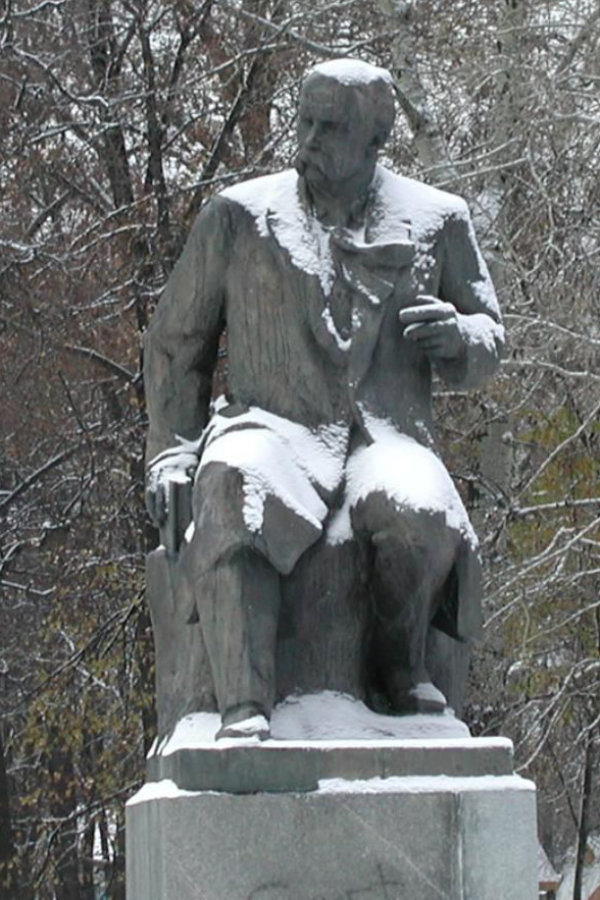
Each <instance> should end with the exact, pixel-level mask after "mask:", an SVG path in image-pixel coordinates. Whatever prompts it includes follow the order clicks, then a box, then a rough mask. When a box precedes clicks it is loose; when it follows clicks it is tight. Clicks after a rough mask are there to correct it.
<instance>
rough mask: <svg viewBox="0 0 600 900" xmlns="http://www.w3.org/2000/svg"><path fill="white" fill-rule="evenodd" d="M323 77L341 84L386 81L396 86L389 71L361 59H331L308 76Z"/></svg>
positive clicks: (310, 70) (309, 72)
mask: <svg viewBox="0 0 600 900" xmlns="http://www.w3.org/2000/svg"><path fill="white" fill-rule="evenodd" d="M311 75H323V76H324V77H325V78H334V79H335V80H336V81H339V82H340V84H345V85H360V84H371V82H373V81H385V82H387V84H389V85H393V84H394V79H393V78H392V76H391V73H390V72H388V70H387V69H381V68H380V67H379V66H373V65H371V63H367V62H363V61H362V60H361V59H351V58H349V57H345V58H343V59H330V60H328V61H327V62H323V63H318V64H317V65H316V66H313V67H312V68H311V69H309V70H308V73H307V76H308V77H310V76H311Z"/></svg>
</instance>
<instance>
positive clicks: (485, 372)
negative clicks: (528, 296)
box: [435, 201, 504, 389]
mask: <svg viewBox="0 0 600 900" xmlns="http://www.w3.org/2000/svg"><path fill="white" fill-rule="evenodd" d="M443 242H444V246H443V261H442V271H441V280H440V299H441V300H443V301H446V302H448V303H451V304H453V305H454V307H455V308H456V311H457V320H458V330H459V333H460V335H461V337H462V339H463V341H462V343H463V349H462V351H461V353H460V354H459V355H458V356H457V357H456V358H455V359H437V360H436V361H435V365H436V368H437V370H438V372H439V373H440V375H441V376H442V378H443V379H444V381H446V382H447V383H448V384H449V385H451V386H453V387H456V388H458V389H463V388H471V387H478V386H480V385H481V384H483V383H484V382H485V381H486V380H487V379H488V378H489V377H490V375H492V374H493V372H494V371H495V370H496V368H497V366H498V363H499V361H500V358H501V356H502V352H503V348H504V329H503V327H502V320H501V315H500V309H499V307H498V301H497V299H496V293H495V291H494V286H493V284H492V281H491V278H490V274H489V272H488V269H487V266H486V264H485V262H484V259H483V257H482V255H481V251H480V250H479V247H478V245H477V240H476V238H475V231H474V229H473V225H472V223H471V219H470V216H469V212H468V209H467V206H466V204H465V203H463V202H462V201H458V202H457V209H456V211H455V212H454V213H453V214H452V215H451V216H450V217H449V218H448V220H447V221H446V223H445V226H444V232H443Z"/></svg>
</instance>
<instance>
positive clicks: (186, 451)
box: [146, 441, 198, 528]
mask: <svg viewBox="0 0 600 900" xmlns="http://www.w3.org/2000/svg"><path fill="white" fill-rule="evenodd" d="M197 446H198V445H197V443H196V442H193V441H182V443H181V444H178V445H177V446H175V447H169V448H168V449H167V450H163V452H162V453H159V455H158V456H156V457H155V458H154V459H153V460H152V461H151V462H150V464H149V466H148V474H147V478H146V509H147V510H148V514H149V515H150V518H151V519H152V521H153V523H154V525H156V527H157V528H160V527H161V526H163V525H164V524H165V522H166V521H167V518H168V515H169V509H168V496H169V482H170V481H187V482H190V483H191V481H192V479H193V477H194V473H195V471H196V469H197V468H198V453H197Z"/></svg>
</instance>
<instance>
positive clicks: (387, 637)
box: [352, 492, 458, 712]
mask: <svg viewBox="0 0 600 900" xmlns="http://www.w3.org/2000/svg"><path fill="white" fill-rule="evenodd" d="M352 520H353V523H354V527H355V529H356V530H357V533H358V534H360V535H361V537H362V538H363V540H364V541H366V542H367V545H368V548H369V555H370V558H371V566H372V568H371V597H372V603H373V608H372V614H373V618H372V636H371V642H370V649H369V657H368V663H367V665H368V670H369V674H370V675H371V676H372V678H373V682H374V683H375V685H376V686H377V687H378V689H379V691H380V692H381V693H383V695H384V697H385V699H386V700H387V702H388V703H389V705H390V706H391V708H392V709H393V710H394V711H396V712H410V711H414V712H438V711H442V710H443V709H444V708H445V706H446V701H445V697H444V695H443V694H442V693H441V691H439V690H438V689H437V688H435V687H434V685H433V684H432V682H431V679H430V676H429V674H428V672H427V669H426V666H425V652H426V644H427V635H428V631H429V626H430V623H431V620H432V618H433V617H434V615H435V612H436V609H437V606H438V603H439V599H440V596H441V592H442V589H443V587H444V584H445V583H446V580H447V578H448V576H449V574H450V572H451V569H452V567H453V564H454V558H455V554H456V547H457V543H458V535H454V534H453V533H452V532H451V531H450V530H449V529H448V527H447V525H446V522H445V518H444V516H443V514H440V513H432V512H430V511H426V510H420V511H419V510H414V509H406V508H404V509H403V508H401V507H399V506H398V505H397V504H395V503H394V501H393V500H391V499H390V498H389V497H388V496H387V495H386V494H385V493H384V492H376V493H373V494H370V495H369V496H368V497H366V498H364V499H362V500H360V501H359V503H358V504H357V505H356V507H355V509H354V510H353V513H352Z"/></svg>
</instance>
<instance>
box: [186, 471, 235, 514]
mask: <svg viewBox="0 0 600 900" xmlns="http://www.w3.org/2000/svg"><path fill="white" fill-rule="evenodd" d="M243 504H244V478H243V475H242V473H241V472H240V471H239V469H236V468H234V467H233V466H229V465H227V464H226V463H221V462H210V463H208V464H207V465H206V466H203V467H202V468H201V469H200V471H199V472H198V474H197V476H196V479H195V482H194V493H193V498H192V508H193V514H194V521H196V522H198V521H199V520H201V519H204V518H206V517H210V518H214V517H215V516H217V515H219V514H221V513H224V514H227V516H228V517H229V516H231V514H232V513H233V512H235V511H239V513H240V515H241V512H242V508H243Z"/></svg>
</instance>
